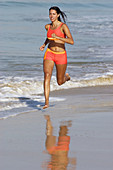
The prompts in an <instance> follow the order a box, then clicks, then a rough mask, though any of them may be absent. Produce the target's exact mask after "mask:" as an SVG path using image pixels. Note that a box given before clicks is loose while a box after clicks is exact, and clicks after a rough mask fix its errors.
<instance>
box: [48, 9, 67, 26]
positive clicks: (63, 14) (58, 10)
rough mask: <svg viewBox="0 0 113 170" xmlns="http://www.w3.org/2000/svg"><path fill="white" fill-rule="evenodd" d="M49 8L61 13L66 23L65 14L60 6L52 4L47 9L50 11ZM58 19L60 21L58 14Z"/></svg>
mask: <svg viewBox="0 0 113 170" xmlns="http://www.w3.org/2000/svg"><path fill="white" fill-rule="evenodd" d="M51 9H53V10H55V11H56V12H57V14H61V16H62V19H63V21H64V23H66V18H67V16H66V14H65V13H64V12H63V11H61V10H60V8H58V7H57V6H52V7H51V8H50V9H49V11H50V10H51ZM58 21H61V18H60V16H59V17H58Z"/></svg>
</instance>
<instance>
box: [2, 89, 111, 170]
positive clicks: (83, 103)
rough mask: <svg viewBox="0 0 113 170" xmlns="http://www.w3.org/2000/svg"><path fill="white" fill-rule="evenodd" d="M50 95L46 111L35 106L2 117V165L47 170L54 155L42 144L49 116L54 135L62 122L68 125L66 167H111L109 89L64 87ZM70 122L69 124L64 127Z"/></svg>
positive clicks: (78, 169) (102, 169)
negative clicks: (52, 98)
mask: <svg viewBox="0 0 113 170" xmlns="http://www.w3.org/2000/svg"><path fill="white" fill-rule="evenodd" d="M50 97H61V98H64V99H65V100H63V101H60V102H59V101H57V102H55V101H54V102H50V107H49V108H48V109H45V110H38V109H37V110H34V111H29V112H27V113H24V112H23V114H22V113H21V114H19V115H18V116H14V117H9V118H7V119H4V120H1V121H0V134H1V135H0V153H1V154H0V160H1V163H0V169H1V170H4V169H5V170H14V169H16V170H19V169H22V170H31V169H34V170H35V169H42V170H43V169H44V168H45V169H46V168H47V162H50V161H51V159H52V155H51V154H49V153H48V151H47V148H46V140H47V136H46V130H47V129H46V120H45V116H49V117H50V119H51V122H52V126H53V136H55V137H56V139H58V137H59V129H60V126H65V127H67V129H68V136H70V144H69V151H68V160H69V162H68V165H67V169H68V168H69V167H71V168H72V169H76V170H87V169H91V170H95V169H96V170H106V169H107V170H111V169H112V167H113V163H112V157H113V147H112V146H113V144H112V141H113V133H112V132H113V113H112V112H113V87H112V86H101V87H100V86H99V87H85V88H79V89H75V88H74V89H64V90H61V91H54V92H51V93H50ZM68 125H70V126H68Z"/></svg>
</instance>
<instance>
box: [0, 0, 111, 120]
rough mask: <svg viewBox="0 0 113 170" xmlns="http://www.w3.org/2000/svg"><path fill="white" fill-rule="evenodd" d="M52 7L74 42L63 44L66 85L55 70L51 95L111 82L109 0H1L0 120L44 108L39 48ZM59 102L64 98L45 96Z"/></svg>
mask: <svg viewBox="0 0 113 170" xmlns="http://www.w3.org/2000/svg"><path fill="white" fill-rule="evenodd" d="M53 5H57V6H59V7H60V8H61V10H63V11H64V12H65V13H66V14H67V25H68V26H69V28H70V30H71V33H72V35H73V38H74V41H75V44H74V45H73V46H71V45H68V44H66V49H67V54H68V68H67V72H69V74H70V76H71V81H70V82H66V83H65V84H64V85H62V86H60V87H59V86H58V85H57V83H56V77H55V74H56V73H55V68H54V70H53V76H52V80H51V91H53V90H59V89H64V88H67V89H68V88H73V87H75V88H80V87H87V86H98V85H112V84H113V1H112V0H108V1H106V0H100V1H98V0H95V1H92V0H79V1H78V0H70V1H69V2H68V1H64V0H56V1H55V3H53V1H52V0H48V1H46V0H41V1H39V0H29V1H28V0H12V1H11V0H0V118H6V117H9V116H13V115H17V114H19V113H21V112H22V111H23V110H24V111H29V110H33V109H41V107H40V106H42V105H43V104H44V97H42V96H41V95H40V94H42V93H43V55H44V52H41V51H40V50H39V47H40V46H41V45H42V44H43V42H44V40H45V38H46V31H45V28H44V26H45V24H47V23H49V22H50V21H49V16H48V9H49V8H50V7H51V6H53ZM59 100H65V99H61V98H50V101H51V102H52V101H59ZM37 105H38V107H37Z"/></svg>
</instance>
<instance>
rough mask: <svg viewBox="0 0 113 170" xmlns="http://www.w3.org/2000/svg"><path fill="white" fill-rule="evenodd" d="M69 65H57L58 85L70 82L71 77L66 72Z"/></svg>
mask: <svg viewBox="0 0 113 170" xmlns="http://www.w3.org/2000/svg"><path fill="white" fill-rule="evenodd" d="M66 68H67V64H56V70H57V75H56V76H57V83H58V85H62V84H64V83H65V82H66V81H69V80H70V76H69V74H68V73H65V72H66Z"/></svg>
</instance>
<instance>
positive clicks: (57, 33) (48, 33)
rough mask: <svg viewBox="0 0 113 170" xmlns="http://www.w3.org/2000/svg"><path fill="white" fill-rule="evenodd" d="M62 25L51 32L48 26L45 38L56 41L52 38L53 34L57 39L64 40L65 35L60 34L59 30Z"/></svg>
mask: <svg viewBox="0 0 113 170" xmlns="http://www.w3.org/2000/svg"><path fill="white" fill-rule="evenodd" d="M62 24H63V23H61V24H60V26H59V27H58V28H56V29H54V30H52V29H51V28H50V25H49V29H48V32H47V38H48V39H52V40H53V39H56V38H52V34H53V33H55V34H56V35H57V36H58V37H62V38H65V37H66V35H65V34H64V33H62V32H61V30H60V28H61V26H62Z"/></svg>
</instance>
